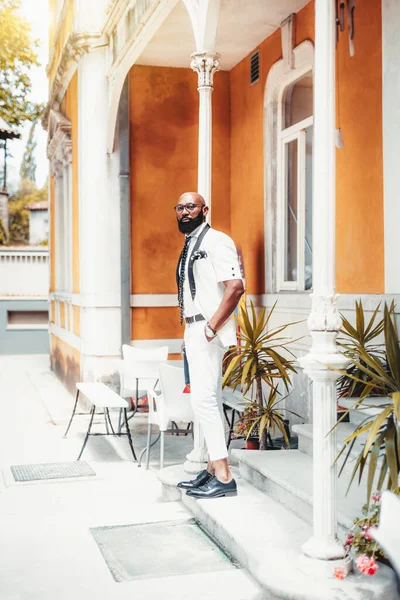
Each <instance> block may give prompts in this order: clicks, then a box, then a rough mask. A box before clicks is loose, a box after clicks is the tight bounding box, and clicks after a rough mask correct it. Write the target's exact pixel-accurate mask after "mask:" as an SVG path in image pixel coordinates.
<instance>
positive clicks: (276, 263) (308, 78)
mask: <svg viewBox="0 0 400 600" xmlns="http://www.w3.org/2000/svg"><path fill="white" fill-rule="evenodd" d="M313 58H314V49H313V45H312V43H311V42H308V41H307V42H303V44H300V45H299V46H298V47H297V48H294V49H293V58H292V66H291V67H290V68H288V67H287V64H285V61H284V60H283V59H282V60H280V61H278V62H277V63H275V65H273V67H272V69H271V71H270V73H269V76H268V79H267V84H266V94H265V121H266V123H265V134H266V138H265V139H266V145H265V149H266V152H265V163H266V178H265V179H266V251H267V257H266V258H267V260H266V264H267V277H266V281H267V291H268V292H280V291H305V290H309V289H311V287H312V140H313V75H312V69H313Z"/></svg>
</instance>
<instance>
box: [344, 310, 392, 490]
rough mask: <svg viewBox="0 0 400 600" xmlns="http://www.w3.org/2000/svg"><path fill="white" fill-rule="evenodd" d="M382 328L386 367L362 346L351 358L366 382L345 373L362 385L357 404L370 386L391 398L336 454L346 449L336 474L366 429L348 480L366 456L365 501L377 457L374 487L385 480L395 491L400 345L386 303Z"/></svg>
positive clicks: (372, 478) (365, 421) (366, 420)
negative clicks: (357, 354) (353, 357)
mask: <svg viewBox="0 0 400 600" xmlns="http://www.w3.org/2000/svg"><path fill="white" fill-rule="evenodd" d="M383 331H384V335H385V359H384V362H385V363H387V365H388V368H385V366H384V365H383V364H382V361H381V359H380V358H379V356H376V355H374V354H370V353H369V352H368V351H367V350H365V348H362V347H359V349H358V352H359V357H360V358H359V361H357V360H354V365H355V367H356V368H357V369H358V370H359V371H360V372H361V373H363V374H365V375H367V376H368V383H367V384H365V381H364V380H362V379H361V378H358V377H357V376H356V375H348V377H350V378H352V379H353V380H354V381H357V382H361V383H362V384H363V386H364V387H363V390H362V392H361V395H360V400H359V403H358V404H359V405H361V404H362V402H363V400H364V399H365V398H366V396H367V395H368V394H369V393H370V390H371V389H376V390H377V391H381V392H382V393H386V392H389V394H390V396H391V398H390V400H389V401H388V403H387V404H385V405H383V406H381V407H379V408H381V409H382V410H381V411H380V412H379V414H377V415H372V416H369V417H367V418H366V419H364V421H363V422H362V423H360V425H359V426H358V427H357V428H356V429H355V431H354V432H353V433H352V434H351V435H349V436H348V437H347V438H346V439H345V444H344V446H343V448H342V449H341V451H340V453H339V456H341V455H342V454H343V452H344V451H345V450H347V453H346V455H345V459H344V462H343V465H342V467H341V470H340V473H339V475H340V474H341V473H342V471H343V469H344V466H345V464H346V463H347V461H348V460H349V457H350V453H351V451H352V449H353V447H354V444H355V441H356V439H357V438H358V436H360V435H362V434H364V433H366V432H368V436H367V439H366V442H365V444H364V446H363V448H362V449H361V450H360V452H359V455H358V457H357V459H356V461H355V465H354V468H353V472H352V475H351V478H350V483H349V488H350V486H351V484H352V482H353V480H354V478H355V476H356V474H357V473H358V481H359V483H360V481H361V479H362V476H363V472H364V470H365V467H366V465H367V461H368V457H369V461H368V463H369V464H368V482H367V500H369V498H370V495H371V490H372V486H373V483H374V478H375V475H376V473H377V467H378V459H380V465H379V466H380V471H379V478H378V482H377V487H378V490H381V489H382V488H383V486H384V484H385V481H386V486H387V489H388V490H391V491H393V492H394V493H399V473H400V431H399V418H400V348H399V341H398V333H397V329H396V324H395V321H394V316H393V307H392V306H391V307H390V308H389V307H388V306H387V304H385V307H384V318H383ZM342 374H345V372H342ZM339 456H338V457H337V459H338V458H339ZM337 459H336V460H337Z"/></svg>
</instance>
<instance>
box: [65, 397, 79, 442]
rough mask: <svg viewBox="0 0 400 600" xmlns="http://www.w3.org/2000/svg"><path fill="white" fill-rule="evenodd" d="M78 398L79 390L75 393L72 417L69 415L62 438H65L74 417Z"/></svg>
mask: <svg viewBox="0 0 400 600" xmlns="http://www.w3.org/2000/svg"><path fill="white" fill-rule="evenodd" d="M78 398H79V390H77V392H76V398H75V404H74V408H73V410H72V415H71V418H70V420H69V423H68V427H67V431H66V432H65V433H64V437H65V438H66V437H67V435H68V431H69V428H70V427H71V423H72V419H73V418H74V416H75V412H76V407H77V406H78Z"/></svg>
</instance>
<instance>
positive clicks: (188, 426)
mask: <svg viewBox="0 0 400 600" xmlns="http://www.w3.org/2000/svg"><path fill="white" fill-rule="evenodd" d="M191 426H192V424H191V423H188V425H187V427H186V431H185V437H186V436H187V435H188V433H190V428H191Z"/></svg>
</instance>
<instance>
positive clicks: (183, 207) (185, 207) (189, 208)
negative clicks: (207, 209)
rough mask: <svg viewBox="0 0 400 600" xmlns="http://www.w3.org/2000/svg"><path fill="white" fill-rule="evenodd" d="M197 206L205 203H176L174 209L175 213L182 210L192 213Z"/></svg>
mask: <svg viewBox="0 0 400 600" xmlns="http://www.w3.org/2000/svg"><path fill="white" fill-rule="evenodd" d="M198 206H200V207H203V206H205V204H177V205H176V206H174V210H175V212H177V213H182V212H183V211H184V210H187V211H188V212H190V213H192V212H193V211H194V210H195V209H196V208H197V207H198Z"/></svg>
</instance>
